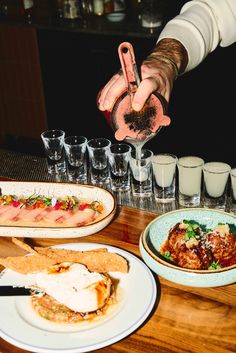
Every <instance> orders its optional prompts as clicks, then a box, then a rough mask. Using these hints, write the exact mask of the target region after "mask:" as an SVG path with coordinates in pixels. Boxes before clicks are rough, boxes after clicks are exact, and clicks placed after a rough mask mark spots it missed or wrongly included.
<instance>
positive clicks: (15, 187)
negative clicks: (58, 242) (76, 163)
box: [0, 181, 116, 238]
mask: <svg viewBox="0 0 236 353" xmlns="http://www.w3.org/2000/svg"><path fill="white" fill-rule="evenodd" d="M0 189H1V193H2V194H5V195H8V194H13V195H14V194H15V195H19V196H20V195H24V196H30V195H32V194H34V193H36V194H41V195H46V196H47V195H48V196H54V197H65V196H67V195H68V196H73V195H74V196H77V197H78V198H80V199H82V200H91V201H95V200H98V201H101V202H102V203H103V205H104V206H105V211H104V213H103V216H102V218H99V220H97V221H96V220H95V222H93V223H91V224H88V225H85V226H82V227H66V228H65V227H63V228H62V227H53V228H52V227H47V228H46V227H43V228H42V227H21V226H0V236H7V237H9V236H16V237H30V238H45V234H47V237H48V238H68V237H70V238H77V237H84V236H86V235H90V234H94V233H96V232H98V231H100V230H101V229H103V228H104V227H106V226H107V225H108V224H109V223H110V222H111V220H112V218H113V217H114V215H115V212H116V201H115V198H114V196H113V194H112V193H111V192H109V191H108V190H105V189H103V188H100V187H97V186H92V185H78V184H70V183H48V182H22V181H2V182H0Z"/></svg>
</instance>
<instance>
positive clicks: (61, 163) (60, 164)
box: [41, 129, 66, 174]
mask: <svg viewBox="0 0 236 353" xmlns="http://www.w3.org/2000/svg"><path fill="white" fill-rule="evenodd" d="M41 138H42V141H43V145H44V149H45V153H46V158H47V167H48V173H49V174H59V173H65V172H66V161H65V150H64V138H65V132H64V131H63V130H56V129H55V130H47V131H44V132H42V134H41Z"/></svg>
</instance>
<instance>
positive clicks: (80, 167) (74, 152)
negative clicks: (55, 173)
mask: <svg viewBox="0 0 236 353" xmlns="http://www.w3.org/2000/svg"><path fill="white" fill-rule="evenodd" d="M64 146H65V151H66V157H67V174H68V180H69V181H71V182H76V183H81V184H86V182H87V159H86V147H87V138H86V137H85V136H68V137H66V138H65V143H64Z"/></svg>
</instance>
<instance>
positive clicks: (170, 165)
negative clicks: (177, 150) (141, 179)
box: [152, 153, 178, 202]
mask: <svg viewBox="0 0 236 353" xmlns="http://www.w3.org/2000/svg"><path fill="white" fill-rule="evenodd" d="M177 160H178V158H177V157H176V156H175V155H173V154H170V153H160V154H156V155H154V156H153V158H152V169H153V181H154V185H153V187H154V196H155V199H156V200H157V202H172V201H174V200H175V174H176V164H177Z"/></svg>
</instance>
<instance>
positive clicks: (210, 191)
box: [203, 162, 231, 210]
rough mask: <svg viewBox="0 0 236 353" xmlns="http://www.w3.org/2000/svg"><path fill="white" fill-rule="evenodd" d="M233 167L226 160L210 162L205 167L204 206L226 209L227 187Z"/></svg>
mask: <svg viewBox="0 0 236 353" xmlns="http://www.w3.org/2000/svg"><path fill="white" fill-rule="evenodd" d="M230 170H231V167H230V165H229V164H227V163H224V162H208V163H205V165H204V168H203V175H204V183H203V206H204V207H207V208H218V209H223V210H225V209H226V202H227V187H228V179H229V174H230Z"/></svg>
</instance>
